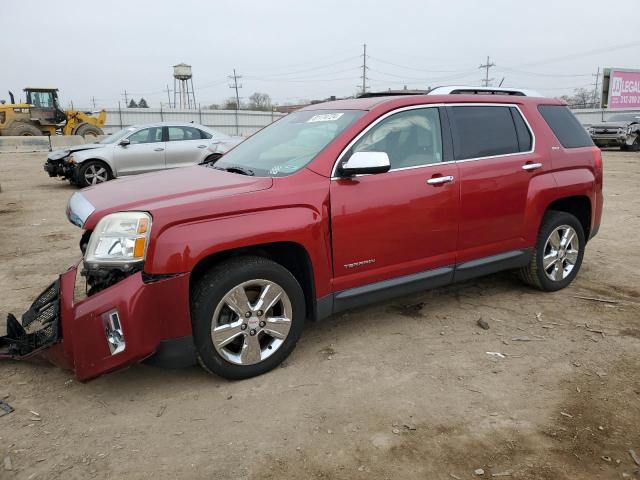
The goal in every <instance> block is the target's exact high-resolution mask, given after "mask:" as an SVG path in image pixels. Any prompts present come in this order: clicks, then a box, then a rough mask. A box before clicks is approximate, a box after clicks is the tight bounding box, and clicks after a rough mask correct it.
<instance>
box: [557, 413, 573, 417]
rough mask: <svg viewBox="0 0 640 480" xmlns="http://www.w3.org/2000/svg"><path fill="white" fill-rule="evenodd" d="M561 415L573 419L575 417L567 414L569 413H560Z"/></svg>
mask: <svg viewBox="0 0 640 480" xmlns="http://www.w3.org/2000/svg"><path fill="white" fill-rule="evenodd" d="M560 415H563V416H565V417H568V418H573V415H571V414H570V413H567V412H560Z"/></svg>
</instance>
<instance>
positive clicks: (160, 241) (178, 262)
mask: <svg viewBox="0 0 640 480" xmlns="http://www.w3.org/2000/svg"><path fill="white" fill-rule="evenodd" d="M275 242H293V243H297V244H299V245H301V246H302V247H303V248H304V249H305V250H306V252H307V254H308V255H309V258H310V260H311V264H312V266H313V276H314V283H315V287H316V295H317V296H318V297H320V296H324V295H326V294H328V293H329V292H330V279H331V260H330V259H331V251H330V238H329V225H328V216H327V215H323V214H321V213H320V212H318V211H317V210H315V209H313V208H310V207H305V206H289V207H282V208H278V209H269V210H262V211H253V212H249V213H246V214H240V215H233V216H228V217H223V218H220V217H218V218H214V219H203V220H196V221H191V222H187V223H183V224H177V225H173V226H169V227H168V228H167V229H165V230H163V231H162V232H160V233H159V234H158V236H157V237H156V239H155V241H154V242H153V244H152V245H150V247H149V252H148V253H147V260H146V262H145V271H146V272H148V273H150V274H158V275H161V274H169V273H178V272H191V271H192V270H193V268H194V267H195V266H196V265H197V264H198V263H199V262H200V261H201V260H203V259H204V258H206V257H208V256H210V255H213V254H216V253H220V252H224V251H228V250H233V249H237V248H243V247H253V246H259V245H261V244H267V243H275Z"/></svg>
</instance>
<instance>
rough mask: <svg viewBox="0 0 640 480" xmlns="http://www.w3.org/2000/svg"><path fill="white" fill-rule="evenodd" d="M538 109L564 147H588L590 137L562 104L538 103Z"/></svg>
mask: <svg viewBox="0 0 640 480" xmlns="http://www.w3.org/2000/svg"><path fill="white" fill-rule="evenodd" d="M538 111H539V112H540V114H541V115H542V117H543V118H544V120H545V121H546V122H547V125H549V127H550V128H551V130H553V133H554V134H555V136H556V138H557V139H558V140H559V141H560V143H561V144H562V146H563V147H564V148H579V147H590V146H592V145H593V142H592V141H591V137H590V136H589V134H588V133H587V131H586V130H585V129H584V127H583V126H582V124H581V123H580V122H579V121H578V119H577V118H576V117H575V115H574V114H573V113H571V110H569V109H568V108H567V107H565V106H564V105H539V106H538Z"/></svg>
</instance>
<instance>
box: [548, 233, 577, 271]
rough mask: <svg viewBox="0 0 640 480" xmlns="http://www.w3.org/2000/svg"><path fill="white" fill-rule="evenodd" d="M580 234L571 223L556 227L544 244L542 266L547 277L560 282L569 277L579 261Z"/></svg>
mask: <svg viewBox="0 0 640 480" xmlns="http://www.w3.org/2000/svg"><path fill="white" fill-rule="evenodd" d="M579 249H580V245H579V241H578V234H577V233H576V231H575V230H574V229H573V228H572V227H570V226H569V225H560V226H559V227H556V228H555V229H554V230H553V231H552V232H551V234H550V235H549V237H548V238H547V241H546V243H545V245H544V254H543V257H542V268H543V269H544V273H545V274H546V276H547V278H549V279H550V280H552V281H554V282H559V281H561V280H564V279H565V278H567V277H568V276H569V275H570V274H571V271H572V270H573V268H574V266H575V264H576V262H577V261H578V253H579V251H580V250H579Z"/></svg>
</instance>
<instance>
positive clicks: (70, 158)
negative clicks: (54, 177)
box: [67, 154, 76, 163]
mask: <svg viewBox="0 0 640 480" xmlns="http://www.w3.org/2000/svg"><path fill="white" fill-rule="evenodd" d="M67 162H68V163H76V157H74V156H73V154H71V155H69V158H67Z"/></svg>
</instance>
